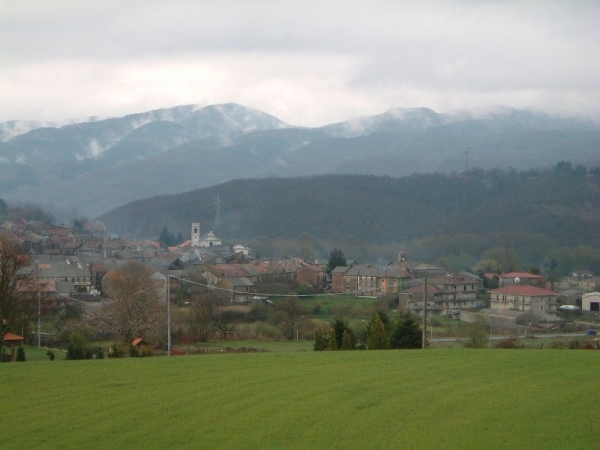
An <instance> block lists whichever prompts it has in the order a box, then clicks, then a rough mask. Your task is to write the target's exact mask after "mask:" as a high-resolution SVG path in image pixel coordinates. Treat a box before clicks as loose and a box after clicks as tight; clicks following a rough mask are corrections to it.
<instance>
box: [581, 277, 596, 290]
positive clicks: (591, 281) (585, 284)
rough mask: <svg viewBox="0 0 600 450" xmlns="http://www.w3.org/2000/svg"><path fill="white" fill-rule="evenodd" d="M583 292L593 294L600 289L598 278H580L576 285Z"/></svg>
mask: <svg viewBox="0 0 600 450" xmlns="http://www.w3.org/2000/svg"><path fill="white" fill-rule="evenodd" d="M577 286H578V287H579V289H581V290H582V291H583V292H594V291H597V290H598V289H600V277H586V278H582V279H581V280H580V281H579V283H578V284H577Z"/></svg>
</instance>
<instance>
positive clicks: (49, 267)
mask: <svg viewBox="0 0 600 450" xmlns="http://www.w3.org/2000/svg"><path fill="white" fill-rule="evenodd" d="M35 276H36V277H37V278H38V280H40V281H47V280H53V281H54V282H58V281H71V282H72V283H73V284H74V286H75V290H76V291H77V292H87V291H88V290H89V288H90V286H91V272H90V269H89V267H83V265H82V264H81V263H77V264H68V263H67V262H65V261H60V260H51V261H48V262H45V263H38V264H37V270H36V275H35Z"/></svg>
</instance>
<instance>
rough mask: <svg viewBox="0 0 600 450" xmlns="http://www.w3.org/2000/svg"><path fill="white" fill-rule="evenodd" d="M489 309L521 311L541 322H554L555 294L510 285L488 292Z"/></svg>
mask: <svg viewBox="0 0 600 450" xmlns="http://www.w3.org/2000/svg"><path fill="white" fill-rule="evenodd" d="M490 295H491V297H490V308H491V309H497V310H503V311H522V312H528V313H531V314H535V315H536V316H538V317H540V318H541V319H543V320H556V319H557V318H556V310H557V297H558V295H557V294H556V292H553V291H549V290H547V289H543V288H539V287H537V286H529V285H523V284H511V285H509V286H505V287H501V288H498V289H493V290H491V291H490Z"/></svg>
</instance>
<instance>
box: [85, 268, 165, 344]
mask: <svg viewBox="0 0 600 450" xmlns="http://www.w3.org/2000/svg"><path fill="white" fill-rule="evenodd" d="M107 276H108V279H107V280H106V283H105V292H106V293H107V294H108V296H109V297H110V300H109V301H107V302H105V303H104V304H103V306H102V308H101V310H100V312H99V314H97V315H96V316H95V317H96V319H97V320H98V321H99V322H100V323H101V324H103V325H104V326H106V327H107V328H108V330H110V331H111V332H113V333H114V334H115V335H116V336H118V337H120V338H121V339H123V340H124V341H125V342H127V343H129V342H131V341H132V340H133V339H135V338H138V337H147V336H148V335H151V334H158V333H159V332H163V331H164V327H165V325H166V306H165V289H164V286H163V284H162V282H160V281H159V280H156V279H154V278H152V271H151V270H150V269H148V268H147V267H146V266H144V265H143V264H142V263H141V262H138V261H131V262H127V263H125V264H124V265H123V266H122V267H121V268H120V269H119V270H117V271H115V272H111V273H109V274H107V275H105V278H106V277H107ZM103 282H104V280H103Z"/></svg>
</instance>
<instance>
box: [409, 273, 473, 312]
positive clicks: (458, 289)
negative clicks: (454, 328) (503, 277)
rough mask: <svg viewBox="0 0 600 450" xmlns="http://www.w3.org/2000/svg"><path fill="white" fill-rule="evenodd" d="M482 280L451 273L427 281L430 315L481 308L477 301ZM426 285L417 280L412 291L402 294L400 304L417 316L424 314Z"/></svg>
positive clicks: (465, 274)
mask: <svg viewBox="0 0 600 450" xmlns="http://www.w3.org/2000/svg"><path fill="white" fill-rule="evenodd" d="M479 283H480V279H479V278H478V277H477V276H475V275H473V274H467V273H451V274H446V275H444V276H441V277H436V278H432V279H430V280H428V281H427V310H428V314H429V313H430V312H431V313H432V314H433V315H449V314H451V312H452V311H453V310H460V309H474V308H477V307H481V306H482V303H481V302H480V301H478V300H477V288H478V287H479ZM424 294H425V293H424V283H423V282H421V281H420V280H415V281H414V282H413V285H412V286H411V287H410V289H406V290H404V291H402V292H401V293H400V303H401V304H402V303H403V301H404V302H405V303H406V305H407V307H408V309H409V310H410V311H411V312H413V313H414V314H416V315H421V314H422V313H423V295H424Z"/></svg>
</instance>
